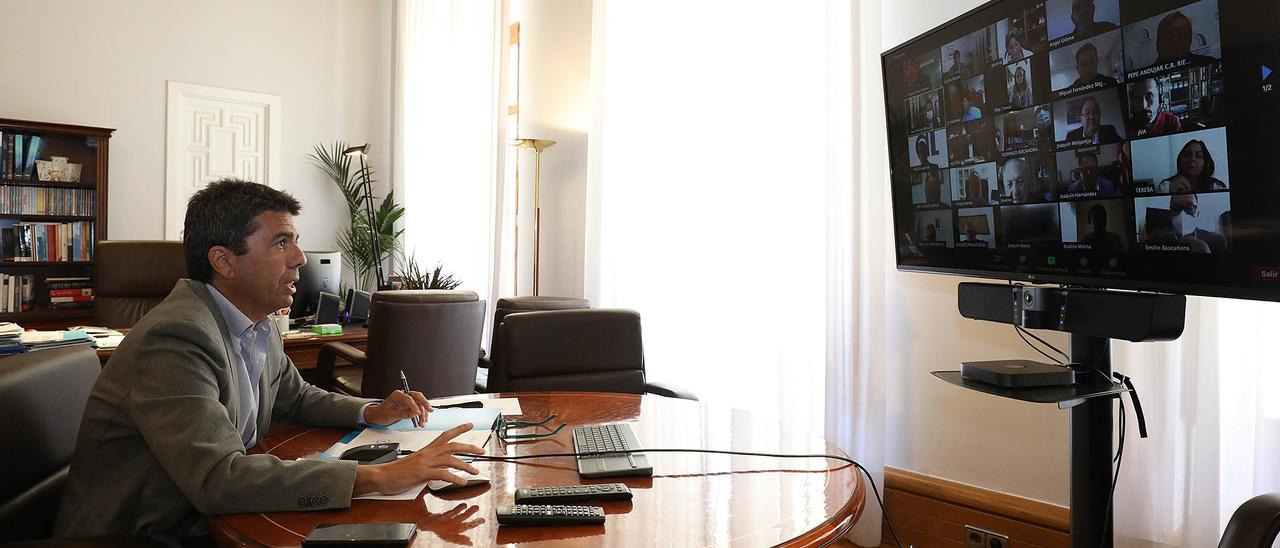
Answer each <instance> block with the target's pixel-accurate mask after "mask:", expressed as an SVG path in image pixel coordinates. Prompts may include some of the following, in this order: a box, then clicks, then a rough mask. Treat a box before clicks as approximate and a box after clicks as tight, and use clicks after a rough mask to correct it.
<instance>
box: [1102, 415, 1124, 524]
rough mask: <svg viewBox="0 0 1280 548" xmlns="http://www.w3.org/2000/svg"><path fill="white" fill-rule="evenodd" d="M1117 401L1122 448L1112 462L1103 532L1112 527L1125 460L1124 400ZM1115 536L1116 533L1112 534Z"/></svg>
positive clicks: (1119, 448)
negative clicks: (1113, 470) (1117, 491)
mask: <svg viewBox="0 0 1280 548" xmlns="http://www.w3.org/2000/svg"><path fill="white" fill-rule="evenodd" d="M1116 401H1117V402H1119V403H1120V447H1118V448H1117V449H1116V458H1115V459H1112V462H1115V463H1116V469H1115V475H1113V476H1112V477H1111V494H1110V495H1107V517H1106V518H1105V519H1104V520H1103V521H1102V530H1103V531H1106V530H1107V527H1109V526H1110V525H1111V504H1112V502H1113V501H1114V500H1115V498H1116V484H1117V483H1118V482H1119V481H1120V462H1121V459H1123V458H1124V415H1125V413H1124V400H1122V399H1120V397H1119V396H1117V397H1116ZM1112 534H1113V535H1114V532H1113V533H1112Z"/></svg>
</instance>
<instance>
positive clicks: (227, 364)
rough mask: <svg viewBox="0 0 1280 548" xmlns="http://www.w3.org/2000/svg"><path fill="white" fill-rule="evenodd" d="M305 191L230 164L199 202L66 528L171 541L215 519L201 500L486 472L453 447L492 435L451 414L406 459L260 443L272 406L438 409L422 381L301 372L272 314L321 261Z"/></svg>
mask: <svg viewBox="0 0 1280 548" xmlns="http://www.w3.org/2000/svg"><path fill="white" fill-rule="evenodd" d="M300 210H301V207H300V206H299V204H298V202H297V200H295V199H293V197H292V196H289V195H288V194H285V193H283V192H280V191H277V190H275V189H272V188H269V187H266V186H264V185H259V184H255V183H247V182H244V181H238V180H225V181H219V182H216V183H213V184H210V185H209V186H208V187H206V188H205V189H203V190H201V191H200V192H197V193H196V194H195V196H193V197H192V198H191V201H190V202H189V204H188V205H187V215H186V219H185V226H184V233H183V234H184V237H183V246H184V248H185V252H186V261H187V271H188V273H189V274H190V276H191V278H192V279H189V280H181V281H179V282H178V284H177V286H176V287H174V289H173V292H172V293H170V294H169V296H168V297H167V298H166V299H165V300H164V302H162V303H160V305H159V306H157V307H156V308H155V309H153V310H152V311H151V312H150V313H148V314H147V315H146V316H145V317H143V318H142V320H141V321H139V322H138V324H137V325H136V326H135V327H134V328H133V330H132V331H130V332H129V336H128V337H126V338H125V340H124V342H123V343H122V344H121V345H120V347H119V348H118V349H117V350H116V351H115V353H114V354H113V355H112V357H111V360H110V361H109V362H107V365H106V366H104V368H103V371H102V375H101V376H99V377H98V381H97V383H96V384H95V385H94V387H93V391H92V392H91V393H90V396H89V402H88V405H87V407H86V408H85V412H84V418H83V419H82V421H81V424H80V433H79V437H78V439H77V441H76V451H75V455H74V457H73V458H72V462H71V474H70V479H69V481H68V485H67V489H66V493H65V495H64V498H63V501H62V507H61V509H60V511H59V514H58V520H57V524H56V526H55V534H56V535H57V536H59V537H74V536H83V535H106V534H138V535H146V536H150V537H153V538H155V539H157V540H161V541H164V542H166V543H169V544H178V543H180V542H182V541H183V539H184V538H185V537H190V536H198V535H201V534H203V532H204V531H203V523H202V522H201V520H200V516H201V515H202V514H223V513H233V512H278V511H286V510H321V509H328V508H346V507H348V506H350V505H351V498H352V496H353V495H360V494H365V493H396V492H400V491H403V490H405V489H406V488H408V487H410V486H413V485H416V484H419V483H422V482H423V481H426V480H431V479H438V480H446V481H450V482H453V483H457V484H463V483H464V481H463V480H462V479H461V478H458V477H457V476H455V475H453V474H451V473H450V472H449V471H448V470H449V469H450V468H454V469H460V470H465V471H467V472H471V473H475V472H477V470H476V469H475V468H474V467H473V466H471V465H469V464H466V463H463V462H461V461H460V460H458V459H457V458H456V457H454V456H453V455H454V454H457V453H471V454H480V453H483V449H481V448H479V447H476V446H474V445H469V444H461V443H456V442H453V441H452V440H453V439H454V438H456V437H457V436H458V435H460V434H462V433H463V432H465V431H466V430H469V429H470V425H464V426H461V427H459V428H455V429H453V430H449V431H447V432H445V433H444V434H443V435H441V436H440V437H439V438H437V439H436V440H435V441H434V442H432V443H431V444H430V445H428V446H427V447H426V448H424V449H422V450H421V451H418V452H416V453H414V454H412V455H410V456H408V457H405V458H402V459H400V460H397V461H394V462H390V463H386V464H378V465H372V466H360V467H357V466H356V464H355V463H354V462H351V461H318V460H302V461H282V460H280V459H279V458H276V457H275V456H272V455H267V454H257V455H248V454H246V448H248V447H252V446H254V445H255V444H257V443H258V441H259V440H261V439H262V437H263V436H264V435H265V434H266V431H267V427H268V426H269V425H270V423H271V421H286V422H292V423H297V424H302V425H308V426H329V427H338V428H355V427H356V426H357V425H359V424H378V425H387V424H391V423H393V422H395V421H398V420H400V419H404V418H425V417H426V414H427V413H428V412H430V410H431V406H430V404H429V403H428V402H427V399H426V398H425V397H424V396H423V395H422V394H421V393H419V392H413V393H412V394H405V393H403V392H401V391H399V390H397V391H395V392H394V393H392V394H391V395H390V396H388V397H387V398H386V399H385V400H382V401H381V402H377V401H372V400H365V399H360V398H352V397H348V396H342V395H338V394H331V393H329V392H326V391H324V390H320V389H318V388H316V387H314V386H311V385H309V384H307V383H306V382H304V381H303V380H302V377H300V376H299V375H298V371H297V369H296V368H294V366H293V363H292V362H290V361H289V359H288V357H286V356H285V354H284V348H283V345H282V342H281V337H280V333H279V331H277V330H276V328H275V324H274V322H272V321H270V320H269V319H268V315H269V314H271V313H272V312H274V311H276V310H278V309H280V308H285V307H288V306H290V305H291V304H292V302H293V293H294V291H295V287H294V284H295V282H297V280H298V269H299V268H300V267H301V266H302V265H303V264H305V263H306V258H305V257H304V256H303V253H302V249H301V248H300V247H298V231H297V230H296V229H295V228H294V225H293V217H294V216H295V215H297V214H298V212H299V211H300Z"/></svg>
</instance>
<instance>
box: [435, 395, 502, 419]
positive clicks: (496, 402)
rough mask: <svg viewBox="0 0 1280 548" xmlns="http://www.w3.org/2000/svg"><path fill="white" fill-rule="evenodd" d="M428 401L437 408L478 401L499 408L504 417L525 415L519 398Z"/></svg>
mask: <svg viewBox="0 0 1280 548" xmlns="http://www.w3.org/2000/svg"><path fill="white" fill-rule="evenodd" d="M428 401H430V402H431V405H432V406H437V405H450V404H455V403H466V402H469V401H478V402H480V403H481V404H482V405H484V406H485V407H496V408H498V409H500V410H502V414H503V415H508V416H509V415H523V414H524V413H523V412H522V411H521V410H520V400H519V399H518V398H493V399H490V398H489V396H484V395H479V396H450V397H447V398H436V399H434V400H428Z"/></svg>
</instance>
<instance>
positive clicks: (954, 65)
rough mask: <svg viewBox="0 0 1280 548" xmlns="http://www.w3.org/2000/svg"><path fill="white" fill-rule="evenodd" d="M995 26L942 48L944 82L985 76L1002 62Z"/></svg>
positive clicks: (974, 32)
mask: <svg viewBox="0 0 1280 548" xmlns="http://www.w3.org/2000/svg"><path fill="white" fill-rule="evenodd" d="M999 43H1000V40H999V38H997V37H996V28H995V25H988V26H986V27H983V28H981V29H978V30H976V31H973V32H971V33H969V34H968V35H966V36H964V37H961V38H958V39H956V40H954V41H952V42H949V43H947V44H946V45H944V46H942V48H941V50H940V54H941V56H942V81H944V82H949V81H952V80H958V79H960V78H968V77H970V76H976V75H979V74H983V73H985V72H986V71H987V67H990V66H991V65H993V64H995V63H997V62H998V61H999V60H1000V51H999Z"/></svg>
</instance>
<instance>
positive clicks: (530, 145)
mask: <svg viewBox="0 0 1280 548" xmlns="http://www.w3.org/2000/svg"><path fill="white" fill-rule="evenodd" d="M508 144H510V145H511V146H513V147H516V148H517V149H520V150H532V151H533V294H534V296H537V295H538V273H539V271H540V269H541V265H540V264H539V259H540V251H541V250H540V248H539V246H540V244H541V231H542V151H544V150H546V149H548V148H551V146H552V145H554V144H556V142H555V141H552V140H550V139H516V140H514V141H511V142H510V143H508ZM516 196H517V198H516V203H517V204H519V199H520V198H519V196H520V179H519V178H518V177H517V178H516ZM519 218H520V212H519V207H517V208H516V219H517V221H516V242H517V243H516V245H517V249H519V248H518V246H519V245H520V244H519V241H520V221H519ZM519 272H520V255H519V254H518V253H517V254H516V273H517V274H516V276H517V277H518V276H519ZM516 292H517V293H519V292H520V288H519V284H517V287H516Z"/></svg>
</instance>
